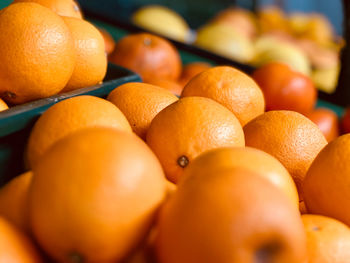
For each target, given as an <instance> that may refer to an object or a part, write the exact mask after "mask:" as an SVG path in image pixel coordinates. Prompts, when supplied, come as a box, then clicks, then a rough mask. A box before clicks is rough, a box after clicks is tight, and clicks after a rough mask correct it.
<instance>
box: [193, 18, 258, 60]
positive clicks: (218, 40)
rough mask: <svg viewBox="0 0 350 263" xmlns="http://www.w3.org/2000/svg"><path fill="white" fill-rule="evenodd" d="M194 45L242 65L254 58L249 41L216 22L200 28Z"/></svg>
mask: <svg viewBox="0 0 350 263" xmlns="http://www.w3.org/2000/svg"><path fill="white" fill-rule="evenodd" d="M195 45H196V46H199V47H201V48H203V49H207V50H209V51H212V52H214V53H217V54H219V55H222V56H224V57H227V58H230V59H233V60H236V61H239V62H243V63H247V62H249V61H250V60H251V59H252V58H253V56H254V48H253V45H252V43H251V41H250V39H249V38H247V37H246V36H245V35H244V34H242V33H240V32H239V31H237V30H235V29H234V28H233V27H232V26H231V25H228V24H226V23H217V22H216V23H211V24H207V25H204V26H203V27H201V28H200V29H199V30H198V32H197V39H196V41H195Z"/></svg>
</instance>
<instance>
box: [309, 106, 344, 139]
mask: <svg viewBox="0 0 350 263" xmlns="http://www.w3.org/2000/svg"><path fill="white" fill-rule="evenodd" d="M305 116H306V117H308V118H309V119H310V120H312V121H313V122H314V123H316V124H317V126H318V127H319V128H320V130H321V131H322V133H323V135H324V137H326V139H327V141H328V142H330V141H332V140H334V139H335V138H337V137H338V136H339V121H338V116H337V114H335V113H334V111H332V110H329V109H326V108H318V109H315V110H313V111H310V112H308V113H306V114H305Z"/></svg>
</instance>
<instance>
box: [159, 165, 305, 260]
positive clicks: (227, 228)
mask: <svg viewBox="0 0 350 263" xmlns="http://www.w3.org/2000/svg"><path fill="white" fill-rule="evenodd" d="M277 211H278V212H277ZM158 231H159V232H158V235H157V238H156V253H157V256H158V259H159V262H161V263H178V262H181V263H212V262H216V263H230V262H237V263H244V262H285V263H292V262H295V263H297V262H304V261H303V259H305V256H306V249H305V248H306V239H305V233H304V230H303V226H302V222H301V219H300V215H299V213H298V210H297V209H296V208H295V206H294V205H292V204H291V202H290V201H289V200H288V198H287V197H286V196H285V195H284V194H283V193H282V192H281V191H280V190H278V188H276V187H275V186H273V185H272V184H271V183H269V182H268V181H267V180H266V179H264V178H262V177H261V176H260V175H258V174H256V173H254V172H252V171H248V170H245V169H242V168H231V169H222V170H217V171H215V172H211V171H206V170H205V168H204V169H203V170H202V171H201V173H200V174H198V173H195V174H189V175H188V176H187V177H186V178H185V180H182V181H181V182H180V183H179V185H178V190H177V192H176V193H175V194H174V195H173V197H172V198H171V199H170V200H169V201H168V202H167V203H166V204H165V205H164V206H163V207H162V209H161V212H160V217H159V223H158Z"/></svg>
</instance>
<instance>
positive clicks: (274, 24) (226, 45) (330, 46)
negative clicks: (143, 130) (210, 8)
mask: <svg viewBox="0 0 350 263" xmlns="http://www.w3.org/2000/svg"><path fill="white" fill-rule="evenodd" d="M132 20H133V22H134V23H135V24H137V25H139V26H141V27H143V28H146V29H148V30H152V31H154V32H157V33H159V34H162V35H165V36H167V37H170V38H174V39H177V40H180V41H186V42H188V43H192V42H194V44H195V45H196V46H199V47H201V48H204V49H207V50H209V51H212V52H214V53H217V54H220V55H223V56H225V57H228V58H231V59H233V60H236V61H240V62H242V63H248V64H251V65H253V66H261V65H264V64H266V63H269V62H274V61H279V62H283V63H286V64H288V65H290V66H291V67H292V68H294V69H295V70H297V71H300V72H302V73H304V74H306V75H309V76H311V78H312V79H313V81H314V82H315V84H316V86H317V87H318V88H320V89H322V90H323V91H326V92H330V93H331V92H333V91H334V89H335V86H336V84H337V77H338V72H339V51H340V49H341V47H342V45H343V40H342V39H341V38H340V37H338V36H336V35H335V33H334V30H333V28H332V25H331V24H330V23H329V21H328V20H327V18H326V17H324V16H323V15H321V14H317V13H314V14H304V13H292V14H289V15H287V14H285V13H284V12H283V11H282V10H281V9H279V8H278V7H273V6H272V7H265V8H263V9H261V10H259V12H258V13H257V14H254V13H252V12H250V11H248V10H245V9H241V8H228V9H225V10H223V11H221V12H219V13H218V14H217V15H216V16H215V17H214V18H213V19H211V20H210V21H209V22H208V23H207V24H206V25H203V26H202V27H201V28H199V29H198V30H197V32H196V35H194V34H193V32H192V31H191V30H190V28H189V26H188V25H187V24H186V22H185V21H184V19H183V18H182V17H181V16H179V15H178V14H176V13H174V11H172V10H170V9H167V8H164V7H162V6H146V7H143V8H141V9H140V10H138V11H137V12H136V13H135V14H134V15H133V17H132ZM160 21H161V22H160ZM169 24H171V25H173V26H169ZM169 28H170V29H171V30H169Z"/></svg>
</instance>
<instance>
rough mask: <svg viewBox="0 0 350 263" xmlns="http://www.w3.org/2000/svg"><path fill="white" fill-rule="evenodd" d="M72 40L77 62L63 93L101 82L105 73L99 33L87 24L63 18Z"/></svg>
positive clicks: (102, 42)
mask: <svg viewBox="0 0 350 263" xmlns="http://www.w3.org/2000/svg"><path fill="white" fill-rule="evenodd" d="M63 19H64V22H66V24H67V26H68V28H69V29H70V32H71V33H72V37H73V39H74V46H75V51H76V54H77V61H76V64H75V67H74V71H73V74H72V76H71V78H70V80H69V81H68V83H67V85H66V87H65V88H64V89H63V92H66V91H71V90H75V89H79V88H84V87H89V86H93V85H96V84H99V83H101V82H102V80H103V78H104V77H105V75H106V72H107V56H106V53H105V43H104V39H103V37H102V35H101V33H100V32H99V31H98V29H97V28H96V27H94V26H93V25H92V24H90V23H89V22H87V21H85V20H82V19H78V18H73V17H63Z"/></svg>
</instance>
